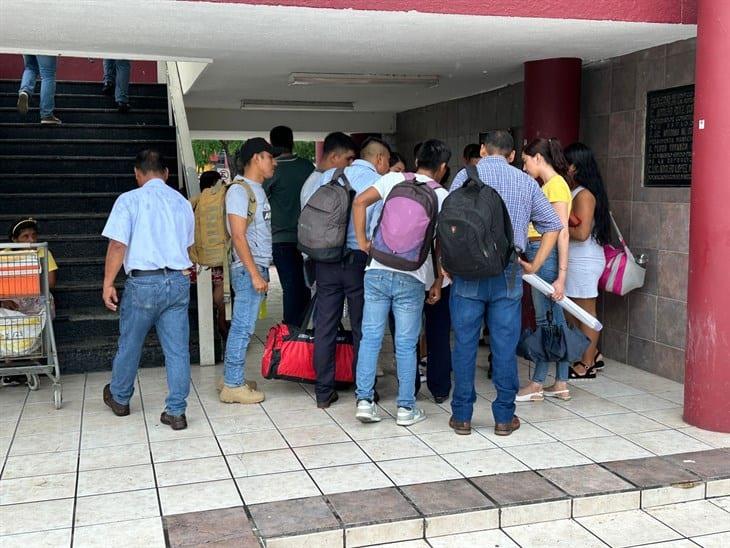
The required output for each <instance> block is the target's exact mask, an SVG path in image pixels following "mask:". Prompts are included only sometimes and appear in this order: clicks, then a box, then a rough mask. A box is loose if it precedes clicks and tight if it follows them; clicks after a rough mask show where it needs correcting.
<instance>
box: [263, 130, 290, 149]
mask: <svg viewBox="0 0 730 548" xmlns="http://www.w3.org/2000/svg"><path fill="white" fill-rule="evenodd" d="M269 140H270V141H271V146H272V147H274V148H278V149H283V150H285V151H286V152H291V151H292V150H294V133H293V132H292V130H291V128H290V127H287V126H276V127H275V128H274V129H272V130H271V131H270V132H269Z"/></svg>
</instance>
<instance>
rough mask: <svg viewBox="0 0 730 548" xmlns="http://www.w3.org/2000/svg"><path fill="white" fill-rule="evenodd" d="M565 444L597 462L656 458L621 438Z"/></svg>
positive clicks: (593, 439) (595, 439)
mask: <svg viewBox="0 0 730 548" xmlns="http://www.w3.org/2000/svg"><path fill="white" fill-rule="evenodd" d="M565 444H566V445H568V446H569V447H572V448H573V449H575V450H576V451H578V452H579V453H581V454H583V455H585V456H586V457H588V458H589V459H591V460H593V461H595V462H608V461H612V460H624V459H639V458H642V457H653V456H654V454H653V453H651V452H649V451H647V450H646V449H643V448H641V447H639V446H638V445H635V444H633V443H631V442H630V441H626V440H625V439H624V438H622V437H620V436H607V437H604V438H586V439H581V440H572V441H566V442H565Z"/></svg>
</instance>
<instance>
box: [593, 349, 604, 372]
mask: <svg viewBox="0 0 730 548" xmlns="http://www.w3.org/2000/svg"><path fill="white" fill-rule="evenodd" d="M593 360H594V361H595V363H594V364H593V367H594V368H595V369H596V371H601V370H602V369H603V368H604V367H605V366H606V364H605V363H604V361H603V354H601V351H600V350H599V349H598V348H596V356H595V357H594V358H593Z"/></svg>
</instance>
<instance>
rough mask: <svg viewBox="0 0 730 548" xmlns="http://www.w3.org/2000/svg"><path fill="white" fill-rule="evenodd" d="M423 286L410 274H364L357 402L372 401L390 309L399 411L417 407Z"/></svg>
mask: <svg viewBox="0 0 730 548" xmlns="http://www.w3.org/2000/svg"><path fill="white" fill-rule="evenodd" d="M423 293H424V286H423V284H422V283H421V282H419V281H418V280H417V279H416V278H414V277H413V276H411V275H410V274H403V273H401V272H392V271H390V270H381V269H373V270H368V271H366V272H365V307H364V309H363V314H362V340H361V341H360V350H359V353H358V355H357V390H356V395H357V399H358V400H370V401H372V400H373V397H374V393H375V374H376V369H377V363H378V356H379V355H380V347H381V345H382V343H383V333H384V332H385V326H386V324H387V323H388V313H389V312H390V310H391V308H392V310H393V315H394V316H395V341H394V342H395V359H396V370H397V372H398V400H397V405H398V407H407V408H413V406H414V405H415V404H416V396H415V383H416V344H417V343H418V335H419V334H420V332H421V314H423Z"/></svg>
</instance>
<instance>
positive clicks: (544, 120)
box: [523, 57, 582, 146]
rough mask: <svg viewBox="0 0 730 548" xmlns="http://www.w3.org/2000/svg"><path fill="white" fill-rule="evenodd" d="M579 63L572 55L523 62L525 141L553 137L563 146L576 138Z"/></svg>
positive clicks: (578, 102) (578, 117) (578, 104)
mask: <svg viewBox="0 0 730 548" xmlns="http://www.w3.org/2000/svg"><path fill="white" fill-rule="evenodd" d="M581 65H582V62H581V60H580V59H576V58H572V57H570V58H568V57H564V58H559V59H542V60H540V61H528V62H527V63H525V97H524V100H525V112H524V124H523V125H524V135H525V140H526V141H528V142H529V141H531V140H532V139H535V138H537V137H545V138H550V137H557V138H558V139H560V142H561V143H562V144H563V145H564V146H567V145H569V144H570V143H573V142H574V141H577V140H578V127H579V124H580V75H581Z"/></svg>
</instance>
